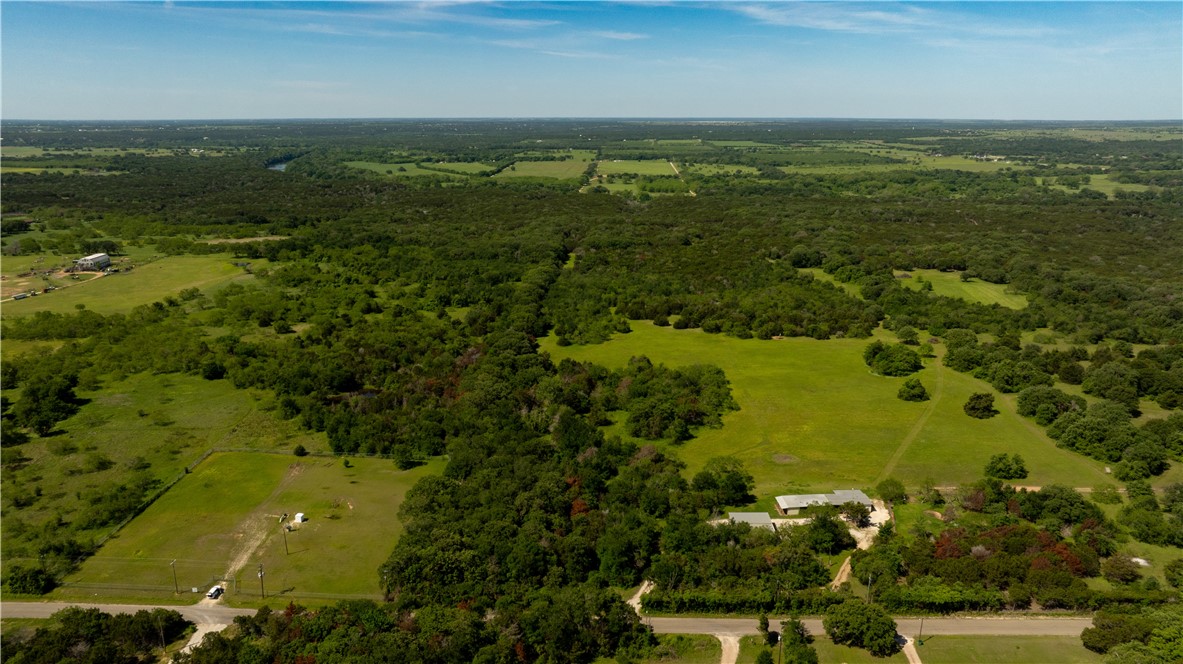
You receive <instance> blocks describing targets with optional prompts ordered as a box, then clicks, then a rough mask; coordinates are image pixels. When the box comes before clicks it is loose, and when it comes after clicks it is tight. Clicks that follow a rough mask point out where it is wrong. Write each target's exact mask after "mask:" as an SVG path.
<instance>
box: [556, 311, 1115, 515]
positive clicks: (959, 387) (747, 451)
mask: <svg viewBox="0 0 1183 664" xmlns="http://www.w3.org/2000/svg"><path fill="white" fill-rule="evenodd" d="M632 327H633V331H632V332H631V333H628V334H621V335H616V336H614V337H613V338H612V340H611V341H609V342H607V343H604V344H598V345H591V346H567V347H559V346H558V345H557V344H556V343H555V340H554V338H553V337H546V338H543V339H540V340H539V341H540V344H541V345H542V348H543V350H545V351H547V352H549V353H550V355H551V356H552V358H554V359H555V360H556V361H558V360H559V359H562V358H564V357H570V358H573V359H576V360H587V361H592V362H596V363H598V364H602V365H605V366H609V367H620V366H623V365H625V363H627V361H628V359H629V358H630V357H633V356H636V355H647V356H648V357H649V358H650V359H651V360H653V361H654V362H655V363H664V364H666V365H669V366H675V367H676V366H686V365H690V364H696V363H703V362H708V363H711V364H715V365H717V366H719V367H721V368H722V369H723V370H724V371H725V372H726V373H727V377H728V378H729V379H730V381H731V386H732V391H733V394H734V395H735V399H736V401H737V403H738V404H739V406H740V410H739V411H737V412H732V413H729V414H727V415H725V416H724V418H723V423H724V426H723V427H722V428H720V429H702V430H700V431H698V432H697V438H695V439H693V440H691V441H689V442H687V443H684V444H683V445H681V446H680V447H678V448H676V453H677V454H678V455H679V456H680V457H681V458H682V459H683V460H684V461H685V462H686V463H687V465H688V470H687V472H688V474H693V473H695V472H697V471H698V470H700V469H701V468H702V467H703V465H704V464H705V463H706V462H707V460H708V459H710V458H712V457H716V456H721V455H734V456H737V457H739V458H740V459H742V460H743V461H744V463H745V465H746V467H747V469H748V470H749V471H750V472H751V473H752V475H753V477H754V479H755V481H756V494H757V496H759V497H762V498H763V499H767V497H768V496H774V495H779V494H782V493H793V492H806V491H814V490H816V491H828V490H830V489H835V488H869V487H871V486H873V485H874V484H876V483H878V482H879V481H880V480H882V479H884V478H885V477H887V476H894V477H897V478H899V479H901V480H902V481H904V482H905V484H907V485H909V486H913V487H915V486H919V485H920V484H921V482H922V481H923V480H924V479H925V478H931V479H932V480H933V481H934V482H935V483H937V484H938V485H945V484H960V483H963V482H969V481H973V480H976V479H979V478H980V477H981V476H982V469H983V468H984V467H985V465H986V462H987V461H988V460H989V458H990V456H991V455H994V454H998V453H1000V452H1007V453H1018V454H1021V455H1022V456H1023V458H1024V459H1025V460H1026V462H1027V467H1028V468H1029V469H1030V471H1031V475H1030V477H1029V478H1028V479H1027V480H1026V482H1027V483H1028V484H1031V485H1042V484H1050V483H1061V484H1068V485H1070V486H1091V485H1093V484H1096V483H1098V482H1102V481H1106V479H1107V477H1108V476H1106V475H1105V474H1104V472H1103V469H1102V467H1101V464H1099V463H1097V462H1095V461H1092V460H1090V459H1087V458H1085V457H1083V456H1079V455H1076V454H1073V453H1071V452H1068V451H1065V450H1062V449H1060V448H1057V447H1056V446H1055V444H1054V443H1053V442H1052V441H1051V440H1050V439H1048V438H1047V436H1046V435H1045V433H1044V432H1043V429H1042V428H1041V427H1039V426H1037V425H1036V424H1034V423H1033V422H1031V421H1030V420H1026V419H1024V418H1021V417H1019V416H1018V415H1017V413H1016V412H1015V407H1014V403H1013V395H1000V397H999V401H998V404H999V406H998V407H999V410H1000V411H1001V413H1000V414H999V415H997V416H995V417H993V418H991V419H989V420H976V419H973V418H970V417H968V416H967V415H965V413H964V411H963V410H962V405H963V404H964V403H965V401H966V399H967V398H968V397H969V395H970V394H971V393H973V392H981V391H990V387H989V385H987V384H986V383H983V382H981V381H979V380H977V379H974V378H972V377H970V376H968V375H965V374H959V373H957V372H954V371H952V370H950V369H947V368H945V367H943V366H941V364H940V363H939V361H934V360H928V362H927V366H926V368H925V369H923V370H922V371H920V372H919V373H918V374H917V377H919V378H920V380H921V381H922V382H923V383H924V385H925V386H926V387H927V388H928V390H929V392H930V393H931V394H932V395H933V398H932V400H931V401H927V402H922V403H909V402H905V401H901V400H899V399H898V398H897V397H896V392H897V391H898V390H899V387H900V385H901V384H902V383H903V381H904V380H905V379H904V378H888V377H884V376H876V375H873V374H871V373H870V372H869V371H868V370H867V367H866V366H865V365H864V364H863V360H862V352H863V349H864V348H865V347H866V345H867V343H869V340H860V339H831V340H827V341H818V340H814V339H804V338H790V339H783V340H771V341H761V340H758V339H736V338H733V337H727V336H723V335H712V334H706V333H704V332H702V331H701V330H675V329H673V328H669V327H656V326H654V325H652V324H650V323H648V322H646V321H635V322H633V324H632ZM617 426H619V425H617ZM618 430H620V429H618Z"/></svg>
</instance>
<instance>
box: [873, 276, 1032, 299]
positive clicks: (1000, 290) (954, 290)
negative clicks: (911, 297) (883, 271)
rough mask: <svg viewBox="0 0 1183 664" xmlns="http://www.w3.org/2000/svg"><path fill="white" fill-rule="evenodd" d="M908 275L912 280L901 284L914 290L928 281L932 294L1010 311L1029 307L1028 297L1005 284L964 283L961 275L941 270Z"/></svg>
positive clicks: (971, 280)
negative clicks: (1013, 291) (995, 305)
mask: <svg viewBox="0 0 1183 664" xmlns="http://www.w3.org/2000/svg"><path fill="white" fill-rule="evenodd" d="M901 274H903V273H902V272H896V276H899V275H901ZM907 274H910V275H912V278H911V279H900V280H899V282H900V284H902V285H903V286H904V287H906V288H911V289H912V290H920V289H921V288H923V287H924V281H927V282H929V283H931V284H932V292H933V293H934V294H936V295H944V296H945V297H955V298H958V299H961V300H966V301H967V302H977V303H978V304H985V305H991V304H999V305H1002V306H1004V307H1007V308H1008V309H1025V308H1026V307H1027V297H1026V296H1024V295H1022V294H1020V293H1011V292H1008V291H1007V286H1006V285H1005V284H992V283H989V282H987V281H982V280H981V279H970V280H969V281H962V280H961V273H959V272H942V271H940V270H909V271H908V272H907ZM921 279H923V281H921Z"/></svg>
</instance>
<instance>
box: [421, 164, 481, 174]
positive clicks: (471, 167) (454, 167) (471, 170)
mask: <svg viewBox="0 0 1183 664" xmlns="http://www.w3.org/2000/svg"><path fill="white" fill-rule="evenodd" d="M428 165H429V166H432V167H434V168H440V169H443V170H445V171H456V172H458V173H468V174H470V175H476V174H478V173H483V172H484V171H491V170H493V169H494V168H496V166H492V165H490V164H482V163H480V162H467V161H456V162H450V161H441V162H438V163H433V164H428Z"/></svg>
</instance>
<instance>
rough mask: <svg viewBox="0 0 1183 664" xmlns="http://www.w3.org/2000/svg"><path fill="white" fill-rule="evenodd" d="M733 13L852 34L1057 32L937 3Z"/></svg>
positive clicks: (741, 8)
mask: <svg viewBox="0 0 1183 664" xmlns="http://www.w3.org/2000/svg"><path fill="white" fill-rule="evenodd" d="M731 8H732V9H733V10H734V11H737V12H739V13H741V14H743V15H745V16H748V17H749V18H752V19H754V20H756V21H759V22H761V23H765V24H768V25H778V26H784V27H795V28H807V29H812V30H825V31H829V32H847V33H855V34H884V35H892V34H895V35H917V36H922V35H934V34H945V35H947V34H960V35H976V36H979V37H1006V38H1041V37H1047V36H1051V35H1054V34H1056V33H1057V32H1059V31H1058V30H1057V29H1056V28H1053V27H1048V26H1040V25H1028V24H1024V25H1015V24H1007V23H1000V22H992V21H990V20H987V19H985V18H983V17H981V16H978V15H972V14H967V13H964V12H956V11H949V10H946V9H944V8H943V7H941V6H940V5H939V4H929V5H926V6H923V7H921V6H916V5H907V4H902V3H877V4H873V5H868V4H852V3H838V2H792V3H784V4H776V5H764V4H737V5H733V6H731Z"/></svg>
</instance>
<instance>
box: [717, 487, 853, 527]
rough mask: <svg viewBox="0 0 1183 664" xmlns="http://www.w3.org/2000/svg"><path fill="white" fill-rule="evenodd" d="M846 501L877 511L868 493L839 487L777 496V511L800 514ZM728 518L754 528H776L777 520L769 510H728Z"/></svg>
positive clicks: (783, 513) (838, 505)
mask: <svg viewBox="0 0 1183 664" xmlns="http://www.w3.org/2000/svg"><path fill="white" fill-rule="evenodd" d="M846 503H859V504H861V505H863V506H864V507H866V508H867V509H868V510H869V511H870V512H871V513H872V514H873V513H874V512H875V503H874V502H872V501H871V499H870V498H868V497H867V494H865V493H863V492H862V491H859V490H858V489H838V490H836V491H833V492H831V493H806V494H800V495H795V496H777V497H776V511H777V513H778V514H780V515H781V516H798V515H799V514H801V510H804V509H807V508H809V507H816V506H821V505H832V506H834V507H842V506H843V505H845V504H846ZM727 519H728V520H729V521H730V522H731V523H746V524H748V525H750V526H751V527H753V528H767V529H768V530H776V523H777V522H775V521H773V520H772V516H771V515H769V514H768V512H728V513H727ZM780 523H782V524H784V523H788V522H786V521H781V522H780Z"/></svg>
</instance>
